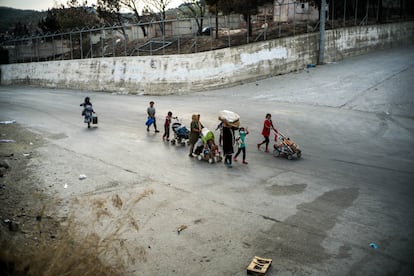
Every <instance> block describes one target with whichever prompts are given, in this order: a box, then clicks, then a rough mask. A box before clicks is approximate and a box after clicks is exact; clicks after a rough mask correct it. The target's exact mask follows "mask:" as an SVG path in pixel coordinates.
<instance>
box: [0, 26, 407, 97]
mask: <svg viewBox="0 0 414 276" xmlns="http://www.w3.org/2000/svg"><path fill="white" fill-rule="evenodd" d="M325 39H326V41H325V62H332V61H339V60H341V59H344V58H346V57H350V56H355V55H360V54H363V53H367V52H370V51H373V50H377V49H382V48H389V47H393V46H396V45H402V44H413V43H414V22H403V23H393V24H384V25H372V26H360V27H351V28H341V29H335V30H329V31H326V33H325ZM318 44H319V33H309V34H304V35H300V36H295V37H286V38H280V39H275V40H270V41H265V42H257V43H251V44H247V45H243V46H239V47H232V48H226V49H220V50H215V51H209V52H201V53H195V54H185V55H166V56H134V57H114V58H94V59H83V60H79V59H77V60H61V61H47V62H33V63H19V64H7V65H1V84H2V85H12V84H19V85H21V84H24V85H35V86H43V87H53V88H72V89H80V90H95V91H115V92H124V93H132V94H152V95H156V94H157V95H162V94H171V93H188V92H192V91H201V90H209V89H216V88H220V87H224V86H231V85H236V84H238V83H240V82H247V81H254V80H257V79H262V78H266V77H269V76H273V75H278V74H284V73H288V72H292V71H295V70H300V69H303V68H304V67H306V66H307V64H310V63H313V64H316V63H317V59H318V47H319V46H318Z"/></svg>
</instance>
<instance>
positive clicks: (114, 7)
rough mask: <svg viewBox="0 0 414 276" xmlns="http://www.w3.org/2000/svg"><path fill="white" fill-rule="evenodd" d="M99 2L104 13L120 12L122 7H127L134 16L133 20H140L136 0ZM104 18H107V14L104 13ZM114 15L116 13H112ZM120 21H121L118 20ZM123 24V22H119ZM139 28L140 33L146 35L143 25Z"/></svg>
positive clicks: (104, 0) (106, 0)
mask: <svg viewBox="0 0 414 276" xmlns="http://www.w3.org/2000/svg"><path fill="white" fill-rule="evenodd" d="M99 2H100V4H101V5H100V9H101V11H103V12H104V14H105V13H106V12H108V13H120V11H121V9H122V8H125V9H128V10H130V11H131V12H132V13H133V14H134V17H135V21H136V22H137V23H139V22H141V16H140V15H139V11H138V3H137V1H136V0H102V1H99ZM105 16H106V18H109V15H108V14H106V15H105ZM113 16H115V17H117V15H113ZM120 23H121V22H120ZM121 24H123V23H121ZM141 30H142V33H143V34H144V36H147V30H146V29H145V27H144V26H141Z"/></svg>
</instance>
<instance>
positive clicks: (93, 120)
mask: <svg viewBox="0 0 414 276" xmlns="http://www.w3.org/2000/svg"><path fill="white" fill-rule="evenodd" d="M97 123H98V116H96V115H93V116H92V124H94V125H96V124H97Z"/></svg>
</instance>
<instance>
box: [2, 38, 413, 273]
mask: <svg viewBox="0 0 414 276" xmlns="http://www.w3.org/2000/svg"><path fill="white" fill-rule="evenodd" d="M413 77H414V46H412V47H405V48H398V49H391V50H386V51H378V52H376V53H372V54H368V55H364V56H359V57H355V58H350V59H347V60H345V61H343V62H339V63H335V64H327V65H324V66H318V67H316V68H312V69H304V70H303V71H298V72H295V73H291V74H288V75H283V76H277V77H273V78H269V79H266V80H262V81H258V82H257V83H249V84H244V85H240V86H237V87H233V88H227V89H222V90H216V91H208V92H203V93H196V94H192V95H176V96H162V97H161V96H159V97H148V96H130V95H115V94H109V93H96V92H85V91H72V90H62V89H55V90H53V89H41V88H33V87H5V86H1V87H0V119H1V120H6V119H15V120H17V122H19V123H20V124H22V125H23V126H25V127H27V128H29V129H31V130H33V131H35V132H38V133H41V134H42V135H43V136H44V137H45V138H46V139H47V140H48V144H47V146H44V147H41V148H40V149H39V152H40V154H41V155H43V156H44V158H43V159H41V160H40V161H36V162H38V163H37V164H36V165H37V166H38V167H39V170H38V172H37V173H38V177H40V179H42V181H44V183H46V184H45V185H46V187H49V185H50V186H52V187H49V188H47V190H49V192H51V193H55V195H56V196H58V197H61V198H62V199H63V201H62V202H63V204H62V210H61V213H62V216H65V215H67V213H69V212H76V213H77V216H78V217H79V221H80V222H85V223H84V224H81V223H80V224H79V226H80V227H81V229H82V230H83V231H94V232H96V233H98V235H99V236H101V237H107V236H108V235H111V233H113V232H114V231H115V229H119V228H122V231H120V232H121V233H120V234H117V235H119V236H117V238H119V239H121V240H126V241H127V243H126V244H124V245H123V248H122V250H124V251H122V250H121V252H124V253H125V252H126V251H125V250H129V252H130V253H131V252H132V256H134V258H132V259H131V258H126V257H125V262H126V264H127V267H128V271H129V272H130V273H131V274H132V275H245V269H246V266H247V265H248V263H249V262H250V260H251V259H252V257H253V256H255V255H257V256H262V257H266V258H272V259H273V265H272V268H271V271H270V274H269V275H276V274H277V275H388V274H392V275H394V274H400V275H413V271H414V249H413V248H414V238H413V237H414V228H413V225H414V216H413V215H412V210H413V209H414V200H413V199H414V186H413V183H414V170H413V168H414V150H413V149H414V121H413V120H414V94H413V93H414V91H413V86H414V78H413ZM86 95H89V96H90V97H91V100H92V102H93V104H94V107H95V110H96V111H97V113H98V116H99V121H100V122H99V127H97V128H93V129H87V128H86V127H85V125H84V124H83V123H82V120H81V117H80V112H81V110H80V107H79V104H80V103H81V101H82V100H83V98H84V97H85V96H86ZM150 100H154V101H155V107H156V108H157V117H158V124H159V126H160V128H161V127H162V123H163V119H164V116H165V114H166V113H167V112H168V111H170V110H171V111H172V112H173V113H174V115H178V116H179V117H180V118H182V122H183V123H184V124H186V125H187V126H188V125H189V123H190V118H191V114H193V113H200V114H201V121H202V123H203V124H204V125H205V126H206V127H208V128H210V129H215V127H216V125H217V124H218V121H217V113H218V111H219V110H222V109H228V110H233V111H235V112H237V113H239V114H240V115H241V122H242V125H243V126H245V127H249V130H250V134H249V135H248V136H247V160H248V161H249V164H248V165H243V164H240V162H238V163H236V164H234V166H233V168H232V169H229V168H227V167H225V166H224V165H223V164H213V165H210V164H207V163H206V162H200V161H197V160H195V159H192V158H189V157H188V156H187V155H188V148H185V147H176V146H171V145H169V144H165V143H163V142H162V141H161V135H162V132H161V133H158V134H155V133H153V131H151V132H149V133H147V131H146V130H145V126H144V122H145V119H146V107H147V106H148V102H149V101H150ZM268 112H269V113H271V114H272V115H273V120H274V122H275V124H276V127H277V128H278V129H279V130H280V131H281V132H282V133H283V134H285V135H287V136H289V137H291V138H292V139H293V140H294V141H296V142H297V143H298V144H299V145H300V146H301V148H302V150H303V158H302V159H301V160H291V161H289V160H286V159H284V158H275V157H273V156H272V154H269V153H264V152H263V151H258V150H257V148H256V144H257V143H258V142H260V141H261V140H262V137H261V135H260V132H261V127H262V122H263V119H264V116H265V114H266V113H268ZM80 174H86V175H87V179H86V180H83V181H80V180H78V176H79V175H80ZM65 184H67V185H68V188H67V189H64V185H65ZM143 193H146V195H147V197H144V198H142V199H141V198H140V196H141V195H142V194H143ZM115 195H118V196H119V198H120V199H121V200H122V201H123V203H124V205H123V208H122V209H117V208H115V207H114V206H115V204H113V206H112V205H111V204H112V203H111V199H112V198H113V197H114V196H115ZM74 198H76V199H77V201H74V202H75V203H73V201H72V200H73V199H74ZM136 198H139V199H140V200H139V202H138V201H135V202H134V199H136ZM97 200H104V201H105V200H106V201H105V202H107V209H106V212H107V214H106V216H103V217H100V218H99V219H98V223H91V221H93V219H91V217H92V216H93V215H94V214H95V213H94V212H95V211H96V210H94V209H93V208H98V207H97V205H96V204H95V205H93V204H92V203H93V202H96V201H97ZM71 202H72V203H71ZM136 202H138V203H136ZM88 204H89V205H88ZM105 206H106V205H105ZM77 208H78V209H77ZM79 210H82V212H77V211H79ZM95 215H96V214H95ZM130 217H133V218H134V220H135V221H136V224H135V225H134V224H129V223H128V222H127V221H129V218H130ZM120 218H125V220H120ZM180 225H186V226H187V227H188V228H187V229H185V230H183V231H182V232H181V233H180V234H179V235H178V234H177V232H176V229H177V227H179V226H180ZM136 226H138V227H136ZM82 227H83V228H82ZM370 243H375V244H377V245H378V249H373V248H371V247H370Z"/></svg>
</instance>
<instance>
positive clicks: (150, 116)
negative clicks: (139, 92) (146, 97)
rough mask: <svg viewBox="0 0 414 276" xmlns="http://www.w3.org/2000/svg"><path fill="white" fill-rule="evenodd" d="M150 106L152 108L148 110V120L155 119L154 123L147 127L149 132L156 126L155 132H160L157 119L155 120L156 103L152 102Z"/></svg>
mask: <svg viewBox="0 0 414 276" xmlns="http://www.w3.org/2000/svg"><path fill="white" fill-rule="evenodd" d="M149 104H150V106H149V107H148V108H147V114H148V119H153V123H152V124H150V125H148V126H147V131H149V128H150V126H151V125H154V129H155V132H160V131H159V130H158V129H157V122H156V119H155V107H154V102H153V101H150V103H149Z"/></svg>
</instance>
